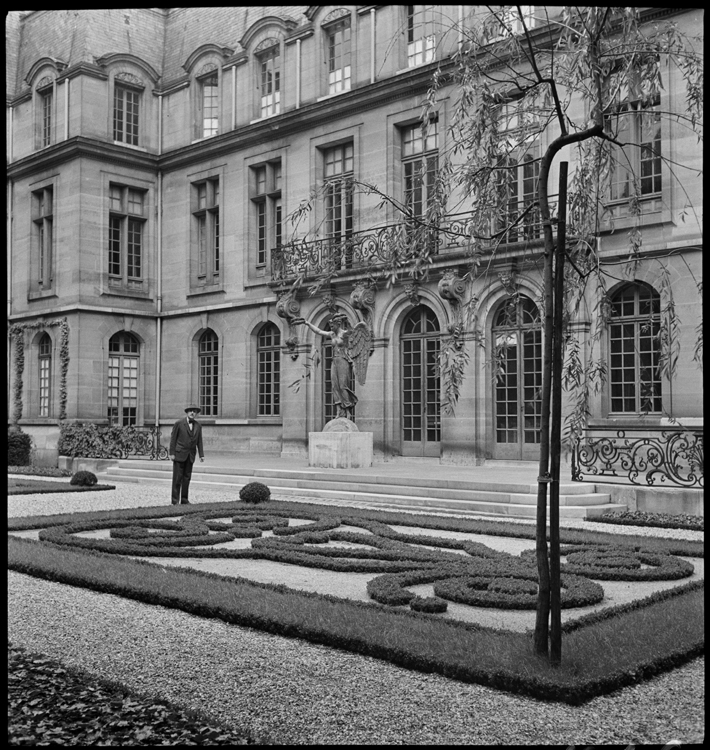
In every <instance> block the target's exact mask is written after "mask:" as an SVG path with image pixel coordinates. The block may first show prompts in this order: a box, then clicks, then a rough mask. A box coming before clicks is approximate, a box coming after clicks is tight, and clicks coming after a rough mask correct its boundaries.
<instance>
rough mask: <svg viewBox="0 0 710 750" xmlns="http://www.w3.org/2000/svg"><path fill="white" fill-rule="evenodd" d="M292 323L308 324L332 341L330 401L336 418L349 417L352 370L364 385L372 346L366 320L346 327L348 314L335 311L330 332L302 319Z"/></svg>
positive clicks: (353, 401)
mask: <svg viewBox="0 0 710 750" xmlns="http://www.w3.org/2000/svg"><path fill="white" fill-rule="evenodd" d="M294 323H296V324H301V323H303V324H304V325H306V326H308V328H310V329H311V331H313V333H317V334H319V335H320V336H327V337H328V338H330V340H331V341H332V343H333V363H332V364H331V366H330V379H331V382H332V384H333V404H334V405H335V407H336V408H337V412H336V417H346V418H347V419H350V420H352V418H353V409H354V408H355V404H356V403H357V396H356V395H355V394H354V393H353V392H352V390H350V388H349V385H350V375H351V371H352V370H354V371H355V377H356V378H357V382H358V383H360V385H365V377H366V376H367V362H368V359H369V357H370V348H371V346H372V332H371V331H370V328H369V327H368V325H367V323H365V322H364V321H360V322H359V323H357V324H356V325H355V327H354V328H350V327H349V321H348V317H347V315H345V314H344V313H336V314H335V315H333V317H332V318H331V319H330V321H329V323H328V325H329V326H330V331H324V330H322V329H321V328H318V327H317V326H314V325H313V324H312V323H309V322H308V321H307V320H304V319H303V318H297V319H296V320H294Z"/></svg>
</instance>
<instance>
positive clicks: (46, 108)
mask: <svg viewBox="0 0 710 750" xmlns="http://www.w3.org/2000/svg"><path fill="white" fill-rule="evenodd" d="M37 94H38V96H39V100H38V104H39V143H40V148H45V147H46V146H50V145H51V144H52V124H53V112H54V82H53V81H51V80H49V79H47V78H45V79H43V80H42V81H40V84H39V86H38V87H37Z"/></svg>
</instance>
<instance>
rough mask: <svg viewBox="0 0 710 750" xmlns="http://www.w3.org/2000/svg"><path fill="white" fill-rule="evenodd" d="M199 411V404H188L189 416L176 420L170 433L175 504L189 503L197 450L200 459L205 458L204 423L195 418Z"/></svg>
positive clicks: (187, 412) (186, 410) (169, 452)
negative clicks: (188, 495)
mask: <svg viewBox="0 0 710 750" xmlns="http://www.w3.org/2000/svg"><path fill="white" fill-rule="evenodd" d="M199 413H200V408H199V406H188V407H187V409H185V414H186V415H187V416H185V417H183V418H182V419H178V421H177V422H175V424H174V425H173V431H172V434H171V435H170V449H169V451H168V455H169V456H170V460H171V461H172V462H173V496H172V503H173V505H179V504H180V503H188V504H189V502H190V501H189V500H188V499H187V492H188V490H189V489H190V478H191V477H192V464H193V463H194V462H195V455H196V453H197V451H199V452H200V461H204V460H205V453H204V451H203V450H202V425H201V424H200V423H199V422H198V421H197V420H196V419H195V414H199Z"/></svg>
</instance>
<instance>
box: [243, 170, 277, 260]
mask: <svg viewBox="0 0 710 750" xmlns="http://www.w3.org/2000/svg"><path fill="white" fill-rule="evenodd" d="M251 173H252V174H251V177H252V187H251V191H252V197H251V201H252V206H253V211H254V221H255V227H256V267H257V268H264V267H265V266H266V265H267V263H268V262H269V253H270V251H271V250H273V249H275V248H278V247H280V246H281V241H282V216H281V160H280V159H278V160H276V161H272V162H266V163H265V164H259V165H258V166H255V167H252V169H251Z"/></svg>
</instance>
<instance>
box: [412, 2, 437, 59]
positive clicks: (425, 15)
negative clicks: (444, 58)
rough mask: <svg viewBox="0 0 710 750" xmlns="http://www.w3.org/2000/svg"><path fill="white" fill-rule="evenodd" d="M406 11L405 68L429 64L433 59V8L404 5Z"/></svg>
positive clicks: (434, 40) (434, 38) (434, 44)
mask: <svg viewBox="0 0 710 750" xmlns="http://www.w3.org/2000/svg"><path fill="white" fill-rule="evenodd" d="M405 7H406V9H407V67H409V68H413V67H415V66H417V65H423V64H424V63H428V62H431V61H432V60H433V59H434V49H435V47H436V35H435V34H434V19H433V7H432V6H430V5H406V6H405Z"/></svg>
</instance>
